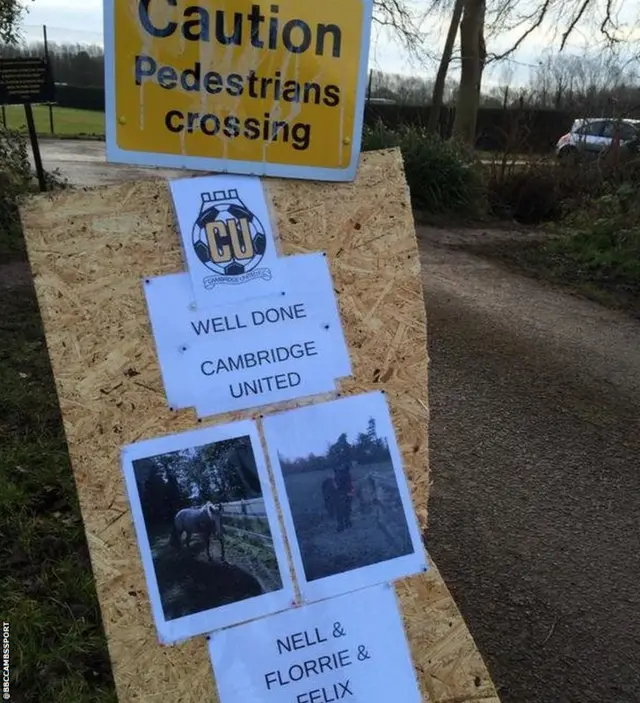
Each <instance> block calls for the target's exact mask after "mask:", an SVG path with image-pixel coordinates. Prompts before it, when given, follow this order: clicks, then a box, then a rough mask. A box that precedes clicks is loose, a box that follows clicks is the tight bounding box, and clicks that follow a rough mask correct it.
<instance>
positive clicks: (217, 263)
mask: <svg viewBox="0 0 640 703" xmlns="http://www.w3.org/2000/svg"><path fill="white" fill-rule="evenodd" d="M201 197H202V206H201V208H200V213H199V215H198V219H197V220H196V222H195V224H194V226H193V233H192V239H193V248H194V250H195V252H196V255H197V256H198V259H200V261H201V262H202V263H203V264H204V265H205V266H206V267H207V268H208V269H209V270H210V271H213V272H214V273H217V274H218V275H220V276H242V275H243V274H245V273H248V272H249V271H252V270H253V269H254V268H256V266H257V265H258V264H259V263H260V261H261V260H262V257H263V256H264V252H265V249H266V247H267V237H266V235H265V232H264V228H263V226H262V223H261V222H260V220H259V219H258V218H257V217H256V216H255V215H254V214H253V213H252V212H251V211H250V210H248V209H247V207H246V206H245V205H244V203H243V202H242V201H241V200H240V198H239V197H238V191H237V190H229V191H217V192H215V193H202V195H201Z"/></svg>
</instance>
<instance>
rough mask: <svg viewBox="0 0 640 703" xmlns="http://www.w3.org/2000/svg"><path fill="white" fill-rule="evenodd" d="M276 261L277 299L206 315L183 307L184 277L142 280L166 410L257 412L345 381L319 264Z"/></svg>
mask: <svg viewBox="0 0 640 703" xmlns="http://www.w3.org/2000/svg"><path fill="white" fill-rule="evenodd" d="M283 261H284V262H286V264H287V270H288V273H287V276H286V279H287V283H286V285H285V286H283V289H282V290H281V291H279V292H278V293H277V294H276V295H274V296H269V297H266V298H260V299H258V300H256V299H252V300H248V301H241V302H238V303H235V304H231V305H227V306H224V307H220V308H215V309H210V310H209V311H207V312H206V313H203V312H202V311H198V310H193V309H192V307H191V306H190V289H189V281H188V276H187V274H170V275H166V276H158V277H155V278H149V279H145V283H144V290H145V295H146V299H147V307H148V310H149V317H150V320H151V325H152V329H153V335H154V339H155V343H156V351H157V354H158V360H159V362H160V369H161V374H162V379H163V384H164V388H165V393H166V396H167V402H168V404H169V406H170V407H172V408H174V409H179V408H185V407H190V406H194V407H196V409H197V412H198V413H199V414H200V415H201V416H205V415H210V414H215V413H222V412H227V411H230V410H238V409H244V408H248V407H259V406H261V405H265V404H270V403H274V402H281V401H284V400H289V399H291V398H297V397H306V396H309V395H314V394H317V393H325V392H328V391H332V390H334V389H335V379H337V378H342V377H345V376H349V375H350V374H351V362H350V359H349V352H348V348H347V344H346V340H345V337H344V332H343V329H342V324H341V321H340V314H339V310H338V306H337V301H336V297H335V293H334V290H333V282H332V279H331V274H330V271H329V267H328V263H327V259H326V257H325V256H323V255H322V253H317V254H302V255H296V256H290V257H285V258H284V259H283ZM258 352H262V355H261V357H262V358H261V359H260V362H259V363H258ZM300 354H304V356H303V357H301V358H295V357H296V356H299V355H300ZM287 357H288V358H287ZM280 359H282V361H279V360H280ZM220 360H222V361H220ZM218 371H219V372H218ZM289 374H297V376H299V378H298V377H296V376H290V375H289ZM276 376H277V377H278V378H277V379H276V378H275V377H276ZM265 378H267V380H263V381H262V382H258V380H259V379H265ZM269 379H270V380H269ZM292 384H296V385H292ZM269 387H271V390H269ZM253 389H255V392H254V390H253ZM261 389H265V390H266V392H263V391H262V390H261ZM245 393H247V394H248V395H244V394H245ZM234 396H236V397H234Z"/></svg>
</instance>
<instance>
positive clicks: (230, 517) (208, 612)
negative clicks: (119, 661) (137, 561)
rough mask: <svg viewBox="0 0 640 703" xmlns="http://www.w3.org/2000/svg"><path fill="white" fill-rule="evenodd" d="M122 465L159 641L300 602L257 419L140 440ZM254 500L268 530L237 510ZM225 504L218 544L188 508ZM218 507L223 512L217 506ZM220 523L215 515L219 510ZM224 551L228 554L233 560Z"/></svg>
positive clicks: (129, 448)
mask: <svg viewBox="0 0 640 703" xmlns="http://www.w3.org/2000/svg"><path fill="white" fill-rule="evenodd" d="M122 467H123V471H124V477H125V482H126V486H127V492H128V495H129V501H130V505H131V512H132V515H133V522H134V526H135V534H136V536H137V539H138V548H139V551H140V555H141V558H142V564H143V568H144V572H145V578H146V582H147V588H148V590H149V599H150V602H151V611H152V614H153V619H154V621H155V624H156V628H157V632H158V639H159V641H160V642H161V643H163V644H171V643H174V642H177V641H179V640H183V639H186V638H188V637H192V636H194V635H199V634H203V633H205V632H210V631H211V630H214V629H216V628H219V627H228V626H229V625H233V624H236V623H239V622H243V621H247V620H251V619H253V618H256V617H261V616H264V615H267V614H270V613H274V612H278V611H280V610H284V609H286V608H288V607H290V606H291V603H292V602H293V598H294V591H293V584H292V581H291V577H290V573H289V566H288V560H287V556H286V551H285V547H284V540H283V537H282V534H281V532H280V526H279V522H278V519H277V513H276V507H275V502H274V499H273V495H272V493H271V487H270V483H269V478H268V473H267V469H266V464H265V460H264V455H263V452H262V447H261V444H260V440H259V437H258V433H257V428H256V425H255V423H254V422H251V421H249V420H245V421H241V422H235V423H230V424H226V425H219V426H217V427H206V428H202V429H198V430H193V431H190V432H183V433H181V434H175V435H170V436H165V437H157V438H155V439H150V440H145V441H141V442H136V443H135V444H130V445H128V446H125V447H124V448H123V449H122ZM242 498H246V499H248V500H249V501H250V503H251V505H252V506H253V511H254V512H256V507H255V506H256V504H259V507H260V511H259V513H260V518H261V519H260V521H259V522H260V533H259V534H257V533H256V534H254V532H256V529H257V528H256V527H254V528H253V531H252V532H251V533H249V532H248V531H247V530H246V529H243V524H242V522H241V521H240V522H238V520H237V518H236V517H234V516H236V515H237V512H238V508H237V506H238V501H239V500H240V499H242ZM207 502H211V503H212V505H213V506H214V508H218V507H219V506H220V505H221V506H222V523H221V524H222V540H220V536H219V533H218V532H216V531H214V532H213V534H212V535H211V536H210V540H209V549H208V550H207V541H206V539H205V536H204V535H202V534H200V532H201V530H200V529H199V528H201V527H202V521H203V520H205V521H206V519H207V518H206V516H205V512H206V511H203V512H202V514H201V515H200V518H199V520H200V524H198V523H197V522H196V521H195V520H194V519H193V514H186V515H185V514H184V513H180V511H181V510H182V509H183V508H193V507H202V506H205V505H206V503H207ZM214 512H215V511H214ZM209 520H210V521H211V522H213V523H215V518H212V517H211V514H210V517H209ZM223 548H224V558H223V551H222V550H223Z"/></svg>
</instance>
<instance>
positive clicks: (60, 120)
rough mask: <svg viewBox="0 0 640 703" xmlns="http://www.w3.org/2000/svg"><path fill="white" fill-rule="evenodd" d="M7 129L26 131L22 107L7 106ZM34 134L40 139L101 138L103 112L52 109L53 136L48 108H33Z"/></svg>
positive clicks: (102, 132)
mask: <svg viewBox="0 0 640 703" xmlns="http://www.w3.org/2000/svg"><path fill="white" fill-rule="evenodd" d="M5 111H6V117H7V125H6V126H7V128H9V129H15V130H19V131H21V132H26V131H27V120H26V117H25V114H24V107H22V105H7V107H6V108H5ZM33 118H34V121H35V123H36V132H37V133H38V135H39V136H41V137H63V138H67V139H69V138H78V139H79V138H82V139H89V138H94V139H95V138H101V137H104V133H105V128H104V112H95V111H93V110H74V109H72V108H68V107H54V108H53V129H54V132H53V134H52V133H51V125H50V123H49V108H48V107H47V106H46V105H34V106H33Z"/></svg>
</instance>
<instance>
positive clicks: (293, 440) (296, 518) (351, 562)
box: [265, 393, 416, 582]
mask: <svg viewBox="0 0 640 703" xmlns="http://www.w3.org/2000/svg"><path fill="white" fill-rule="evenodd" d="M265 434H266V437H267V444H268V446H269V451H270V455H271V457H272V463H273V464H277V465H278V466H279V469H280V472H281V476H282V483H283V484H284V490H285V492H286V499H287V501H288V504H289V510H290V515H291V522H292V523H293V531H294V532H295V539H296V541H297V544H298V547H299V552H300V558H301V561H302V566H303V568H304V574H305V577H306V580H307V581H308V582H311V581H314V580H317V579H322V578H325V577H328V576H333V575H335V574H342V573H345V572H348V571H351V570H354V569H360V568H362V567H366V566H369V565H372V564H378V563H380V562H386V561H388V560H394V559H396V558H397V557H402V556H405V555H409V554H413V553H414V552H415V551H416V550H415V539H414V538H413V534H412V531H411V530H410V528H409V525H408V522H407V513H408V511H410V512H411V516H412V517H414V516H413V508H412V506H411V504H410V498H409V504H408V505H407V501H406V500H403V497H402V495H401V492H400V490H399V483H398V481H399V479H400V480H403V481H404V474H403V469H402V466H401V461H400V460H399V456H400V455H399V453H398V451H397V447H396V445H395V435H394V431H393V425H392V422H391V418H390V416H389V413H388V408H387V405H386V401H385V399H384V396H382V395H381V394H377V393H376V394H373V395H371V394H364V395H361V396H350V397H346V398H342V399H340V400H337V401H330V402H328V403H318V404H314V405H310V406H304V407H302V408H298V409H296V410H291V411H287V412H285V413H281V415H280V416H279V417H278V416H274V417H271V418H267V419H265ZM390 444H393V448H394V450H393V451H391V450H390ZM392 456H396V457H398V458H397V459H396V460H395V461H394V459H393V458H392ZM274 470H276V469H275V468H274ZM277 483H278V480H277ZM280 492H281V491H280V489H279V493H280ZM280 500H281V502H283V496H282V495H280ZM290 539H291V536H290Z"/></svg>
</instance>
